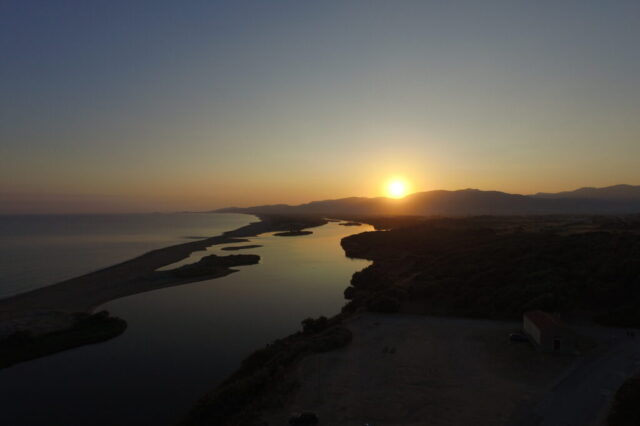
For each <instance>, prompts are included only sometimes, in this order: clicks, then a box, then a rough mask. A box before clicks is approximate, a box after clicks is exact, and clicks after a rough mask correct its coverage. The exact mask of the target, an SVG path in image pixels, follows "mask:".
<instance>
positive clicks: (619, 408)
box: [607, 375, 640, 426]
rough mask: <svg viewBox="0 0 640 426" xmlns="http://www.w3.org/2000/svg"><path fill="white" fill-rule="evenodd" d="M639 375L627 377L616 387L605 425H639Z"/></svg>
mask: <svg viewBox="0 0 640 426" xmlns="http://www.w3.org/2000/svg"><path fill="white" fill-rule="evenodd" d="M638 401H640V375H636V376H633V377H631V378H630V379H628V380H627V381H626V382H624V384H623V385H622V386H621V387H620V389H618V391H617V392H616V395H615V397H614V400H613V405H612V406H611V411H610V412H609V416H608V418H607V426H637V425H640V405H639V404H638Z"/></svg>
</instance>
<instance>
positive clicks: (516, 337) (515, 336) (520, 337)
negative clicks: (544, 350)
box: [509, 333, 529, 342]
mask: <svg viewBox="0 0 640 426" xmlns="http://www.w3.org/2000/svg"><path fill="white" fill-rule="evenodd" d="M509 340H511V341H512V342H528V341H529V336H527V335H526V334H524V333H511V334H509Z"/></svg>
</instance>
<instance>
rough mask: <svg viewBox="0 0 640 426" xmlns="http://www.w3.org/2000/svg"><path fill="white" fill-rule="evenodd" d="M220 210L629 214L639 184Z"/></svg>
mask: <svg viewBox="0 0 640 426" xmlns="http://www.w3.org/2000/svg"><path fill="white" fill-rule="evenodd" d="M217 211H219V212H235V213H251V214H317V215H324V216H329V217H333V216H336V215H344V214H349V215H420V216H434V215H441V216H469V215H541V214H628V213H638V212H640V186H631V185H616V186H611V187H607V188H582V189H579V190H576V191H572V192H562V193H558V194H544V193H538V194H535V195H519V194H508V193H505V192H499V191H480V190H477V189H464V190H460V191H428V192H418V193H415V194H411V195H408V196H406V197H404V198H402V199H390V198H385V197H377V198H364V197H351V198H343V199H338V200H325V201H313V202H311V203H307V204H301V205H298V206H289V205H286V204H276V205H265V206H255V207H245V208H242V207H229V208H225V209H220V210H217Z"/></svg>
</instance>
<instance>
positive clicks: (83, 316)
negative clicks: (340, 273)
mask: <svg viewBox="0 0 640 426" xmlns="http://www.w3.org/2000/svg"><path fill="white" fill-rule="evenodd" d="M259 218H260V221H259V222H253V223H250V224H249V225H246V226H243V227H241V228H238V229H235V230H233V231H228V232H225V233H223V234H221V235H218V236H214V237H210V238H206V239H202V240H195V241H189V242H186V243H183V244H177V245H173V246H170V247H165V248H161V249H157V250H153V251H150V252H148V253H145V254H143V255H141V256H138V257H136V258H134V259H131V260H128V261H126V262H123V263H119V264H117V265H113V266H110V267H107V268H104V269H101V270H99V271H95V272H91V273H88V274H85V275H82V276H80V277H76V278H72V279H69V280H66V281H62V282H59V283H57V284H52V285H50V286H47V287H42V288H39V289H36V290H32V291H29V292H26V293H22V294H18V295H16V296H12V297H9V298H6V299H2V300H0V369H1V368H4V367H8V366H10V365H12V364H15V363H17V362H22V361H27V360H30V359H33V358H38V357H41V356H45V355H49V354H52V353H55V352H59V351H61V350H65V349H71V348H73V347H77V346H82V345H85V344H88V343H97V342H100V341H104V340H108V339H109V338H112V337H115V336H117V335H119V334H121V333H122V332H123V331H124V330H125V328H126V322H125V321H124V320H122V319H119V318H114V317H110V316H109V315H108V313H106V312H104V313H101V314H100V315H99V316H97V317H93V315H92V314H93V313H94V310H95V309H96V308H97V307H98V306H100V305H102V304H104V303H107V302H110V301H112V300H115V299H118V298H121V297H125V296H130V295H133V294H137V293H143V292H146V291H152V290H157V289H161V288H166V287H172V286H176V285H183V284H188V283H191V282H195V281H203V280H209V279H213V278H220V277H223V276H226V275H228V274H231V273H233V272H236V271H237V270H236V269H231V267H233V266H240V265H252V264H256V263H258V262H259V261H260V257H259V256H257V255H231V256H215V255H214V256H207V257H205V258H203V259H202V260H201V261H199V262H197V263H195V264H191V265H185V266H182V267H180V268H176V269H173V270H169V271H159V269H160V268H162V267H164V266H167V265H171V264H173V263H176V262H179V261H181V260H183V259H185V258H187V257H188V256H189V255H190V254H191V253H193V252H195V251H199V250H205V249H206V248H207V247H210V246H213V245H218V244H229V243H242V242H248V241H249V240H247V239H246V238H243V237H253V236H257V235H259V234H263V233H268V232H279V231H281V232H282V231H283V232H291V230H292V229H293V230H298V231H295V232H304V231H299V230H301V229H304V228H309V227H315V226H321V225H324V224H325V223H327V222H326V220H324V219H321V218H317V217H309V216H285V215H259ZM301 235H306V234H301ZM87 315H89V317H88V318H89V319H87Z"/></svg>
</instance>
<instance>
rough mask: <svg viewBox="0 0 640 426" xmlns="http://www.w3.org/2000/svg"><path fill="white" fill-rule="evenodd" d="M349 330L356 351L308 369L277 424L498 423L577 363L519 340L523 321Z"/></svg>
mask: <svg viewBox="0 0 640 426" xmlns="http://www.w3.org/2000/svg"><path fill="white" fill-rule="evenodd" d="M348 326H349V328H350V329H351V330H352V331H353V333H354V339H353V342H352V343H351V345H349V346H348V347H347V348H345V349H341V350H338V351H333V352H329V353H326V354H320V355H314V356H311V357H309V358H307V359H305V360H303V361H302V362H301V363H300V365H299V366H298V368H297V370H296V372H295V375H296V376H297V379H298V381H299V382H300V388H299V389H298V390H297V391H296V392H295V393H294V394H293V395H292V396H291V399H290V402H289V403H288V404H287V406H286V407H284V408H283V409H280V410H278V411H274V412H269V413H265V414H264V416H263V418H264V420H265V421H267V422H268V424H269V425H270V426H278V425H286V424H287V419H288V417H289V414H290V413H292V412H296V411H314V412H316V413H317V414H318V417H319V418H320V424H321V425H331V426H363V425H364V424H366V423H369V424H370V425H372V426H394V425H403V426H414V425H415V426H418V425H420V426H426V425H428V426H463V425H464V426H467V425H468V426H483V425H486V426H498V425H501V424H505V423H507V421H508V420H509V418H510V417H511V414H512V413H513V412H514V410H515V409H516V407H518V406H519V405H520V404H523V403H526V401H527V400H529V399H531V398H536V397H539V396H540V395H541V393H543V392H544V391H545V390H547V389H549V387H550V386H551V385H552V384H553V383H555V382H556V381H557V380H558V378H559V377H560V376H561V375H562V373H563V372H564V371H566V370H567V367H568V366H569V365H570V364H571V363H572V362H573V360H574V359H573V357H572V356H558V355H553V354H543V353H541V352H538V351H536V350H535V349H534V348H533V347H532V346H530V345H529V344H528V343H512V342H510V341H509V338H508V335H509V333H510V332H512V331H516V330H518V329H519V328H520V323H515V322H514V323H508V322H497V321H484V320H468V319H451V318H436V317H426V316H413V315H374V314H365V315H362V316H360V317H358V318H354V319H353V320H351V321H350V322H349V323H348Z"/></svg>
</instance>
